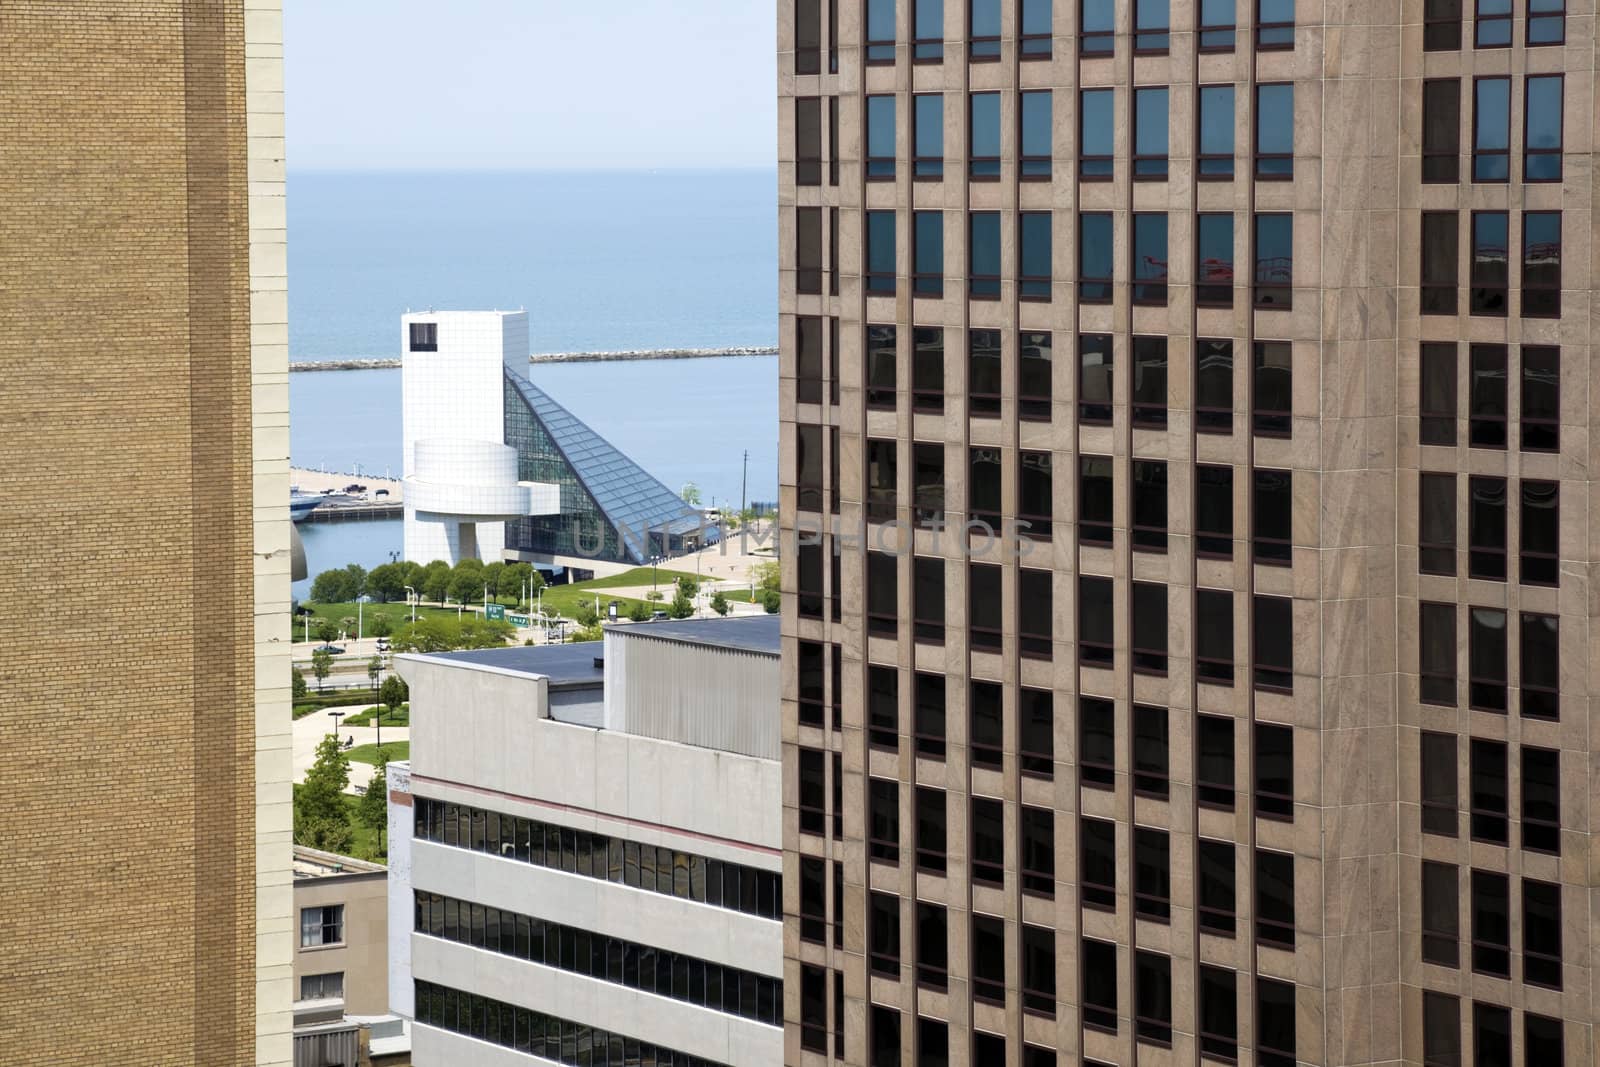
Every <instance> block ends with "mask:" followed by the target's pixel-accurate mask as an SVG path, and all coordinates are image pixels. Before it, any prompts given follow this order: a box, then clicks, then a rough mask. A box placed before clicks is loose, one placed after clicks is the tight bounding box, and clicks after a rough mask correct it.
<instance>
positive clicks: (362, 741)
mask: <svg viewBox="0 0 1600 1067" xmlns="http://www.w3.org/2000/svg"><path fill="white" fill-rule="evenodd" d="M372 706H374V705H361V704H353V705H351V706H350V707H347V708H330V709H329V710H327V711H314V712H312V713H311V714H310V715H304V716H302V717H300V718H298V719H296V720H295V723H294V734H293V736H294V745H293V748H292V754H293V760H294V780H295V781H296V782H303V781H305V780H306V772H307V771H309V770H310V769H311V765H312V764H313V763H315V762H317V744H318V742H320V741H321V740H322V739H323V738H324V737H326V736H327V735H328V734H330V733H332V732H333V723H334V719H333V713H334V712H336V711H338V712H343V713H344V715H343V716H341V720H342V719H343V718H344V717H345V716H349V715H355V714H358V713H360V712H363V711H365V710H367V708H368V707H372ZM339 736H340V737H354V738H355V739H356V744H358V745H370V744H374V743H376V742H377V740H378V731H377V729H376V728H374V727H371V726H345V725H344V723H343V722H342V721H341V722H340V724H339ZM409 740H411V731H410V730H409V729H407V728H406V727H404V726H385V727H384V728H383V743H384V744H385V745H387V744H388V743H389V742H391V741H409ZM372 769H373V768H372V764H370V763H356V762H353V761H352V762H351V764H350V787H349V788H348V789H346V790H345V792H347V793H359V792H360V790H359V789H357V788H356V787H357V786H362V787H365V786H366V784H367V782H368V781H369V780H371V778H372Z"/></svg>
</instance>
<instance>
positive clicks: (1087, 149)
mask: <svg viewBox="0 0 1600 1067" xmlns="http://www.w3.org/2000/svg"><path fill="white" fill-rule="evenodd" d="M1115 99H1116V90H1114V89H1082V90H1080V91H1079V93H1078V178H1079V180H1080V181H1086V182H1108V181H1110V180H1111V178H1112V176H1113V174H1114V173H1115V165H1114V158H1115V153H1116V112H1115V110H1114V101H1115Z"/></svg>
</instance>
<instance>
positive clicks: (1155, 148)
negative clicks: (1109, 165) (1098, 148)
mask: <svg viewBox="0 0 1600 1067" xmlns="http://www.w3.org/2000/svg"><path fill="white" fill-rule="evenodd" d="M1167 101H1168V93H1167V89H1166V88H1165V87H1161V88H1140V89H1135V90H1134V91H1133V177H1134V180H1135V181H1165V180H1166V177H1167V130H1168V114H1167V111H1168V103H1167Z"/></svg>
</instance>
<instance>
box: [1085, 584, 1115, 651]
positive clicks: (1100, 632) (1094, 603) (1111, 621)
mask: <svg viewBox="0 0 1600 1067" xmlns="http://www.w3.org/2000/svg"><path fill="white" fill-rule="evenodd" d="M1114 611H1115V609H1114V607H1113V590H1112V582H1111V579H1110V578H1096V577H1091V576H1089V575H1080V576H1079V578H1078V660H1079V662H1081V663H1083V664H1085V665H1089V666H1097V667H1109V666H1111V664H1112V663H1113V661H1114V660H1115V652H1114V649H1115V647H1116V645H1115V641H1116V627H1115V615H1114Z"/></svg>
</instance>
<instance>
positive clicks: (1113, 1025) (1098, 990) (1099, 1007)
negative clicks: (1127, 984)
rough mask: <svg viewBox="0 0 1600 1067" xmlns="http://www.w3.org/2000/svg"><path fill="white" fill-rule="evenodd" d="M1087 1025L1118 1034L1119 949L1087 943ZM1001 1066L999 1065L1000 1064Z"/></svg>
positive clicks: (1101, 942) (1084, 978)
mask: <svg viewBox="0 0 1600 1067" xmlns="http://www.w3.org/2000/svg"><path fill="white" fill-rule="evenodd" d="M1080 955H1081V956H1082V962H1083V1025H1084V1026H1085V1027H1088V1028H1089V1029H1091V1030H1105V1031H1109V1032H1110V1033H1113V1034H1114V1033H1116V1032H1117V946H1116V945H1113V944H1110V943H1108V942H1105V941H1091V940H1089V939H1088V938H1084V940H1083V948H1082V951H1081V953H1080ZM997 1062H998V1061H997Z"/></svg>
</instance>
